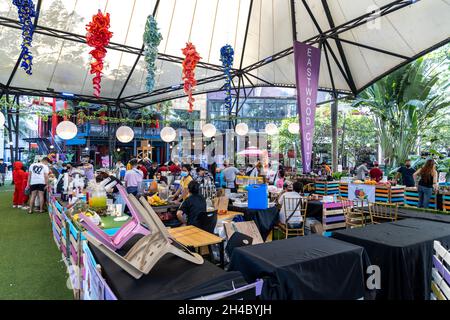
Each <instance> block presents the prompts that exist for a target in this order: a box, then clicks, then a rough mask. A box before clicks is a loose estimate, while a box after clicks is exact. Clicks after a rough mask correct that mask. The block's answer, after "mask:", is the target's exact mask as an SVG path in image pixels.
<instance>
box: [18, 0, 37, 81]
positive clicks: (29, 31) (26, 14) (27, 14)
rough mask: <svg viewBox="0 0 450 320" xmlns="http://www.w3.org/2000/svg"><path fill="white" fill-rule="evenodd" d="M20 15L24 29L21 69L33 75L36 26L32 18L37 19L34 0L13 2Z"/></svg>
mask: <svg viewBox="0 0 450 320" xmlns="http://www.w3.org/2000/svg"><path fill="white" fill-rule="evenodd" d="M13 4H14V5H15V6H16V7H17V11H18V14H19V20H20V26H21V27H22V62H21V64H20V67H21V68H22V69H23V70H25V72H26V73H27V74H29V75H31V74H32V73H33V72H32V66H33V55H32V54H31V51H30V48H31V42H32V41H33V33H34V24H33V22H32V21H31V18H34V17H36V11H35V9H34V3H33V0H13Z"/></svg>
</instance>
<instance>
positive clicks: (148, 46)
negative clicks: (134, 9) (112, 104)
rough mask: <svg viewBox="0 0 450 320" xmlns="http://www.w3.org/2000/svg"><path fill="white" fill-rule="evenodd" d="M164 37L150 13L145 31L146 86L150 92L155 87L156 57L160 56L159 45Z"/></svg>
mask: <svg viewBox="0 0 450 320" xmlns="http://www.w3.org/2000/svg"><path fill="white" fill-rule="evenodd" d="M162 39H163V38H162V35H161V32H159V28H158V23H157V22H156V20H155V18H154V17H153V16H152V15H149V16H148V18H147V23H146V24H145V31H144V47H145V51H144V60H145V64H146V66H147V80H146V88H147V91H148V92H149V93H150V92H152V91H153V89H154V88H155V75H156V59H157V58H158V46H159V44H160V43H161V40H162Z"/></svg>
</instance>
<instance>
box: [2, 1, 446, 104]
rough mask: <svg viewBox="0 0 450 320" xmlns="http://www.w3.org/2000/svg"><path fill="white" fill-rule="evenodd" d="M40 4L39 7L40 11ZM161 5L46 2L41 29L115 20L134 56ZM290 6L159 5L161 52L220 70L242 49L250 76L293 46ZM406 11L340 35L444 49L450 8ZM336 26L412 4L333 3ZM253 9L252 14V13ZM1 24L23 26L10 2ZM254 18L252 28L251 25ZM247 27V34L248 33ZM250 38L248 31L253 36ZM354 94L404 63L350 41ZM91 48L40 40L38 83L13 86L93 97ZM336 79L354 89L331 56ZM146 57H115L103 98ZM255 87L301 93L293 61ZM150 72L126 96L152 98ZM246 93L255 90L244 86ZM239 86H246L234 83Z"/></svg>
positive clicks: (15, 36)
mask: <svg viewBox="0 0 450 320" xmlns="http://www.w3.org/2000/svg"><path fill="white" fill-rule="evenodd" d="M37 1H38V0H35V3H37ZM157 2H158V1H156V0H129V1H123V0H107V1H105V0H42V6H41V13H40V17H39V23H38V25H39V26H42V27H48V28H53V29H57V30H62V31H66V32H70V33H72V34H75V35H81V36H84V35H85V34H86V31H85V26H86V24H87V23H89V21H90V20H91V18H92V15H93V14H95V13H96V12H97V10H98V9H99V8H101V9H102V10H105V9H106V11H107V12H109V13H110V14H111V31H112V32H113V33H114V35H113V38H112V39H111V41H112V42H114V43H117V44H123V45H127V46H130V47H132V49H133V48H134V52H138V51H139V50H140V48H141V47H142V34H143V31H144V27H145V22H146V18H147V16H148V15H149V14H151V13H152V12H153V10H154V8H155V4H156V3H157ZM290 2H291V1H290V0H253V1H252V0H160V1H159V6H158V8H157V11H156V20H157V21H158V25H159V28H160V30H161V33H162V35H163V40H162V42H161V44H160V46H159V52H160V53H163V54H167V55H171V56H176V57H182V53H181V49H182V48H183V47H184V46H185V44H186V42H188V41H192V42H193V44H194V45H195V46H196V47H197V51H198V52H199V53H200V55H201V57H202V60H201V61H202V62H205V63H210V64H214V65H219V66H220V65H221V62H220V48H221V47H222V46H223V45H225V44H230V45H232V46H233V48H234V49H235V60H234V68H235V69H239V68H240V66H241V59H242V53H243V52H244V43H245V52H244V57H243V60H242V67H243V68H245V67H247V66H249V65H252V64H254V63H256V62H258V61H262V60H265V59H266V58H267V57H270V56H272V55H274V54H276V53H278V52H280V51H283V50H285V49H288V48H290V47H292V39H293V35H292V17H291V8H290ZM305 2H306V3H307V4H308V5H309V7H310V9H311V12H312V14H313V15H314V18H315V19H316V21H317V23H318V25H319V27H320V29H321V30H322V31H323V32H325V31H327V30H330V29H331V27H330V23H329V21H328V18H327V16H326V12H325V10H324V7H323V5H322V1H318V0H306V1H305ZM413 2H414V3H412V4H410V5H409V6H407V7H404V8H401V9H399V10H396V11H395V12H392V13H389V14H387V15H383V16H381V17H377V19H376V20H374V21H372V22H370V23H365V24H362V25H360V26H358V27H355V28H352V29H350V30H347V31H344V32H342V33H340V34H339V37H340V38H342V39H346V40H349V41H353V42H356V43H361V44H364V45H367V46H372V47H376V48H379V49H382V50H386V51H389V52H394V53H397V54H399V55H402V56H405V57H408V58H412V57H415V56H416V55H418V54H421V53H423V52H425V51H427V50H429V49H430V48H432V47H433V46H435V45H436V44H438V43H444V42H445V41H448V39H449V30H450V22H449V21H450V1H448V0H420V1H413ZM327 3H328V6H329V10H330V14H331V16H332V19H333V21H334V24H335V26H339V25H342V24H344V23H346V22H348V21H350V20H352V19H355V18H358V17H360V16H362V15H365V14H367V13H368V12H370V11H371V10H374V9H375V8H376V7H382V6H384V5H388V4H392V3H396V4H401V3H405V1H395V0H358V1H354V0H328V1H327ZM251 6H252V10H251V12H249V11H250V7H251ZM0 17H5V18H10V19H14V20H18V16H17V10H16V8H15V6H13V5H12V2H11V1H10V0H0ZM249 17H250V20H248V19H249ZM295 20H296V28H297V38H298V40H300V41H304V40H307V39H310V38H312V37H315V36H317V35H318V34H319V33H320V32H319V30H318V28H317V27H316V26H315V24H314V22H313V20H312V18H311V17H310V15H309V13H308V11H307V10H306V8H305V5H304V4H303V1H302V0H295ZM247 24H248V30H247ZM246 31H247V32H246ZM20 43H21V37H20V30H17V29H13V28H8V27H6V26H0V45H1V46H0V58H1V59H0V83H2V84H3V85H5V84H6V83H7V81H8V79H9V77H10V75H11V72H12V71H13V68H14V65H15V64H16V61H17V57H18V56H19V49H20ZM328 43H329V46H330V47H331V49H332V50H333V52H334V53H335V55H336V58H337V60H338V61H339V63H340V64H341V65H342V66H344V63H343V62H344V61H343V59H342V57H341V55H340V54H339V50H338V47H337V45H336V42H335V40H333V39H328ZM341 44H342V49H343V52H344V54H345V58H346V61H347V62H348V65H349V69H350V71H351V75H352V77H353V80H354V83H355V87H356V89H357V90H358V91H359V90H361V89H362V88H364V87H365V86H367V85H368V84H370V83H372V82H373V81H374V80H375V79H377V78H378V77H380V76H382V75H383V74H385V73H386V72H388V71H390V70H392V69H393V68H395V67H397V66H399V65H400V64H402V63H404V62H405V59H402V58H399V57H395V56H392V55H388V54H385V53H380V52H376V51H373V50H370V49H366V48H362V47H358V46H355V45H352V44H349V43H345V42H341ZM90 50H91V48H89V47H88V46H87V45H85V44H83V43H79V42H75V41H72V40H63V39H58V38H54V37H50V36H48V35H42V34H39V33H36V34H35V36H34V41H33V48H32V52H33V55H34V65H33V75H32V76H28V75H26V74H25V72H23V71H22V70H21V69H20V68H19V69H18V70H17V72H16V73H15V75H14V78H13V81H12V83H11V86H12V87H21V88H27V89H37V90H46V89H47V88H52V89H54V90H55V91H56V92H72V93H74V94H79V95H88V96H92V92H93V90H92V75H90V74H89V63H90V56H89V51H90ZM328 56H329V59H330V63H331V69H332V74H333V80H334V83H335V86H336V88H337V89H339V90H341V91H350V90H351V89H350V86H349V84H348V82H347V81H346V80H345V78H344V76H343V75H342V73H341V71H340V70H339V68H338V65H337V64H336V62H335V61H334V59H333V58H332V56H331V53H330V52H329V54H328ZM136 59H137V55H136V54H135V53H132V52H122V51H118V50H114V49H112V48H110V49H108V53H107V56H106V59H105V68H104V76H103V79H102V97H103V98H109V99H117V98H118V96H119V93H120V92H121V90H122V88H123V86H124V85H125V83H126V80H127V78H128V76H129V73H130V72H131V70H132V68H133V65H134V64H135V62H136ZM157 67H158V71H157V78H156V87H155V90H158V89H161V88H167V87H171V86H176V85H178V84H181V82H182V80H181V70H182V69H181V64H180V63H176V62H169V61H163V60H159V61H158V63H157ZM250 73H251V74H253V75H254V76H256V77H258V78H260V79H261V80H258V79H256V78H254V77H251V76H249V78H250V80H251V82H252V83H253V84H255V85H267V83H273V84H279V85H287V86H295V71H294V63H293V54H290V55H288V56H286V57H284V58H281V59H279V60H276V61H273V62H271V63H269V64H265V65H263V66H261V67H259V68H257V69H255V70H252V71H251V72H250ZM218 74H220V72H218V71H212V70H208V69H203V68H198V69H197V72H196V75H197V80H201V79H204V78H207V77H211V76H214V75H218ZM145 80H146V68H145V64H144V61H143V57H141V58H140V59H139V62H138V63H137V65H136V68H135V69H134V71H133V73H132V74H131V76H130V78H129V81H128V83H127V85H126V86H125V89H124V92H123V94H122V95H121V97H122V98H125V99H126V97H128V96H133V95H136V94H141V93H145ZM244 80H245V81H244V83H245V85H250V82H249V81H248V80H247V79H244ZM234 83H235V84H236V85H237V78H236V79H234ZM222 86H223V81H216V82H213V83H211V84H207V85H206V84H205V85H201V86H199V87H198V88H197V92H199V91H202V90H219V89H220V88H221V87H222ZM319 86H320V87H321V88H329V89H331V88H332V83H331V79H330V75H329V72H328V67H327V64H326V59H325V54H324V53H322V63H321V74H320V77H319ZM180 94H183V92H182V90H179V92H178V91H176V92H175V93H173V94H172V95H169V94H168V93H164V94H162V95H158V96H155V97H146V98H145V99H142V100H141V101H145V102H146V103H151V102H152V101H155V100H160V99H161V96H163V97H164V96H165V97H167V98H170V97H172V96H178V95H180Z"/></svg>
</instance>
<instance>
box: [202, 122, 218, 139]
mask: <svg viewBox="0 0 450 320" xmlns="http://www.w3.org/2000/svg"><path fill="white" fill-rule="evenodd" d="M216 131H217V129H216V127H215V126H214V125H213V124H212V123H208V124H205V125H204V126H203V128H202V132H203V135H204V136H205V137H207V138H211V137H214V136H215V135H216Z"/></svg>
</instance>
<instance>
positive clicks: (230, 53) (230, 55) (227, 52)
mask: <svg viewBox="0 0 450 320" xmlns="http://www.w3.org/2000/svg"><path fill="white" fill-rule="evenodd" d="M220 61H221V62H222V66H223V73H224V74H225V77H226V78H225V85H224V90H225V108H226V109H227V110H229V109H231V106H232V100H231V80H232V78H231V70H232V68H233V62H234V50H233V47H232V46H230V45H229V44H227V45H225V46H223V47H222V48H221V49H220Z"/></svg>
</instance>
